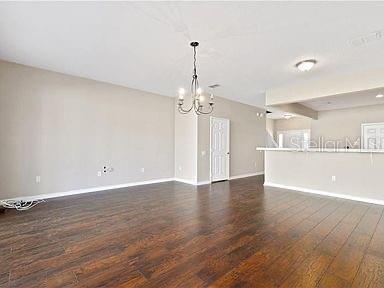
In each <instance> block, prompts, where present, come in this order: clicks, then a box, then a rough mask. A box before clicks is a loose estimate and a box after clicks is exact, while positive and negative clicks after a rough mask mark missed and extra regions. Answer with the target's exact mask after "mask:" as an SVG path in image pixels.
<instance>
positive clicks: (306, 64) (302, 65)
mask: <svg viewBox="0 0 384 288" xmlns="http://www.w3.org/2000/svg"><path fill="white" fill-rule="evenodd" d="M316 63H317V61H316V60H315V59H308V60H303V61H300V62H299V63H296V65H295V67H296V68H297V69H299V70H300V71H302V72H306V71H309V70H311V69H312V68H313V66H315V64H316Z"/></svg>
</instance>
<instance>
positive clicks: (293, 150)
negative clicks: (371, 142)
mask: <svg viewBox="0 0 384 288" xmlns="http://www.w3.org/2000/svg"><path fill="white" fill-rule="evenodd" d="M256 150H259V151H285V152H325V153H384V150H383V149H381V150H370V149H345V148H340V149H332V148H309V149H296V148H268V147H257V148H256Z"/></svg>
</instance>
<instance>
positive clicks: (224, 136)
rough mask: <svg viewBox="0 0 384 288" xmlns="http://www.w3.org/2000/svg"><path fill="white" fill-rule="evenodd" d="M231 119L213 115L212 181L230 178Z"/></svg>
mask: <svg viewBox="0 0 384 288" xmlns="http://www.w3.org/2000/svg"><path fill="white" fill-rule="evenodd" d="M229 157H230V155H229V120H228V119H224V118H216V117H211V158H210V159H211V160H210V162H211V165H210V166H211V181H212V182H214V181H222V180H228V179H229Z"/></svg>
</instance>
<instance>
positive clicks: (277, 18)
mask: <svg viewBox="0 0 384 288" xmlns="http://www.w3.org/2000/svg"><path fill="white" fill-rule="evenodd" d="M383 14H384V2H381V3H380V2H109V3H107V2H77V3H76V2H36V3H33V2H2V3H0V58H2V59H5V60H8V61H14V62H18V63H22V64H26V65H31V66H36V67H41V68H45V69H49V70H53V71H59V72H63V73H68V74H72V75H77V76H82V77H87V78H91V79H96V80H101V81H106V82H110V83H115V84H120V85H125V86H128V87H133V88H137V89H142V90H146V91H151V92H156V93H160V94H163V95H168V96H173V95H175V94H176V93H177V90H178V88H179V87H180V86H184V87H186V88H187V87H189V82H190V78H191V68H192V54H191V52H192V50H191V48H190V47H189V42H190V41H192V40H194V41H199V42H200V43H201V47H199V49H198V55H197V56H198V72H199V76H200V83H201V84H202V85H203V86H208V85H211V84H215V83H219V84H220V85H221V87H220V88H218V89H217V91H216V93H217V94H218V95H220V96H223V97H226V98H230V99H234V100H238V101H241V102H244V103H249V104H252V105H258V106H264V102H265V101H264V91H265V90H266V89H268V88H271V87H275V86H279V85H285V84H289V83H293V82H300V81H307V80H308V79H314V78H320V77H322V76H325V75H327V76H329V75H332V74H344V73H351V71H352V72H353V71H357V70H360V69H361V68H362V67H364V69H368V68H370V67H372V68H373V67H382V66H384V40H379V41H368V43H367V44H363V45H360V44H358V45H355V44H354V45H351V41H352V42H353V43H358V42H359V41H357V42H356V41H355V40H354V39H356V38H359V37H363V36H365V35H369V34H370V33H372V32H374V31H378V30H380V31H381V30H383V29H384V17H383ZM383 38H384V36H383ZM370 39H371V38H370ZM304 58H315V59H317V60H318V65H317V66H316V67H315V68H314V69H313V70H312V71H311V72H310V73H302V72H301V73H300V72H298V71H296V70H295V68H294V67H293V66H294V64H295V63H296V62H298V61H299V60H302V59H304Z"/></svg>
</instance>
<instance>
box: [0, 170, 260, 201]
mask: <svg viewBox="0 0 384 288" xmlns="http://www.w3.org/2000/svg"><path fill="white" fill-rule="evenodd" d="M261 174H264V172H260V173H252V174H244V175H239V176H235V177H231V179H238V178H244V177H250V176H255V175H261ZM170 181H177V182H182V183H186V184H190V185H194V186H199V185H207V184H210V183H211V182H210V181H200V182H196V181H192V180H186V179H181V178H161V179H153V180H147V181H140V182H130V183H123V184H117V185H108V186H97V187H90V188H83V189H76V190H70V191H64V192H56V193H48V194H40V195H34V196H25V197H23V196H21V197H16V198H9V199H4V200H0V201H5V200H16V201H18V200H23V201H33V200H40V199H50V198H58V197H65V196H71V195H77V194H84V193H92V192H99V191H105V190H114V189H119V188H127V187H132V186H140V185H148V184H156V183H162V182H170Z"/></svg>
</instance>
